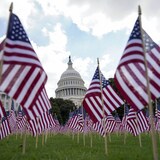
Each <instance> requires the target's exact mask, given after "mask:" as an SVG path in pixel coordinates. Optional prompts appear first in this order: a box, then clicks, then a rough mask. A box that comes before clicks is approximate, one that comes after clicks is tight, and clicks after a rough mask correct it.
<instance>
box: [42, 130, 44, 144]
mask: <svg viewBox="0 0 160 160" xmlns="http://www.w3.org/2000/svg"><path fill="white" fill-rule="evenodd" d="M42 146H44V132H42Z"/></svg>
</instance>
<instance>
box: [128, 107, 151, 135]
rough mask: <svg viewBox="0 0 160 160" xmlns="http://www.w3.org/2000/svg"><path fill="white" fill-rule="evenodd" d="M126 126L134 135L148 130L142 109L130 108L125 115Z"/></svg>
mask: <svg viewBox="0 0 160 160" xmlns="http://www.w3.org/2000/svg"><path fill="white" fill-rule="evenodd" d="M127 128H128V129H129V132H130V133H132V134H133V135H134V136H137V135H138V134H140V133H142V132H145V131H148V130H149V124H148V122H147V119H146V117H145V115H144V113H143V111H139V112H136V111H135V110H134V109H133V108H130V110H129V113H128V115H127Z"/></svg>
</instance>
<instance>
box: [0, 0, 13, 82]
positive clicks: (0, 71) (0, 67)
mask: <svg viewBox="0 0 160 160" xmlns="http://www.w3.org/2000/svg"><path fill="white" fill-rule="evenodd" d="M12 11H13V2H11V4H10V7H9V12H10V13H9V20H8V25H7V33H6V35H7V34H8V30H9V22H10V17H11V14H12ZM5 41H6V40H5ZM5 41H4V43H3V47H4V46H5V43H6V42H5ZM3 52H4V50H2V58H1V60H0V82H1V78H2V67H3Z"/></svg>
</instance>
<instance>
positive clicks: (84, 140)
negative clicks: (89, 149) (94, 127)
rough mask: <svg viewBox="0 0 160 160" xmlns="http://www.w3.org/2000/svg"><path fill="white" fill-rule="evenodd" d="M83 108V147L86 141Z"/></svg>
mask: <svg viewBox="0 0 160 160" xmlns="http://www.w3.org/2000/svg"><path fill="white" fill-rule="evenodd" d="M83 111H84V110H83V106H82V117H83V145H84V146H85V145H86V139H85V128H86V123H85V118H86V117H84V114H83Z"/></svg>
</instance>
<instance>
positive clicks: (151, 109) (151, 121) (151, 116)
mask: <svg viewBox="0 0 160 160" xmlns="http://www.w3.org/2000/svg"><path fill="white" fill-rule="evenodd" d="M138 14H139V21H140V31H141V38H142V44H143V52H144V63H145V71H146V81H147V93H148V107H149V115H150V123H151V137H152V146H153V156H154V160H158V149H157V140H156V134H155V126H154V122H153V107H152V103H151V93H150V86H149V76H148V64H147V59H146V49H145V44H144V39H143V29H142V22H141V14H142V12H141V7H140V6H138Z"/></svg>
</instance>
